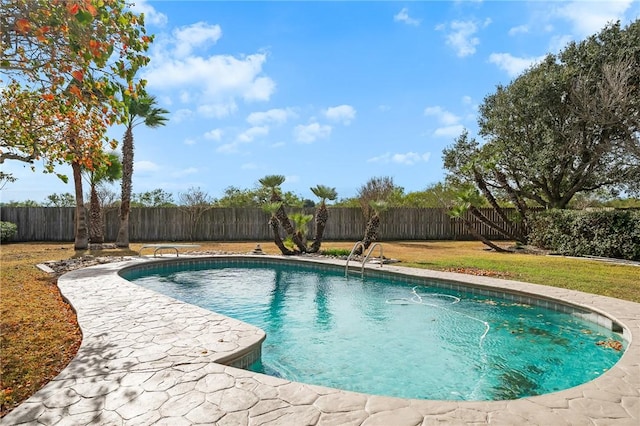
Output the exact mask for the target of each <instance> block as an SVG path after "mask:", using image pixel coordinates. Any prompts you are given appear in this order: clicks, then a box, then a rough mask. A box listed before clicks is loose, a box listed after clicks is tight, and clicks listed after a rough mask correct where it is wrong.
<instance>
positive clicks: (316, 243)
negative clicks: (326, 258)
mask: <svg viewBox="0 0 640 426" xmlns="http://www.w3.org/2000/svg"><path fill="white" fill-rule="evenodd" d="M328 220H329V211H328V210H327V207H326V206H325V205H324V204H322V205H321V206H320V207H319V208H318V213H317V214H316V235H315V237H314V239H313V244H311V247H310V248H309V250H308V253H317V252H319V251H320V246H321V244H322V236H323V235H324V229H325V227H326V226H327V221H328Z"/></svg>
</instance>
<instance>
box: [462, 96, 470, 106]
mask: <svg viewBox="0 0 640 426" xmlns="http://www.w3.org/2000/svg"><path fill="white" fill-rule="evenodd" d="M471 102H472V100H471V96H463V97H462V103H463V104H464V105H471Z"/></svg>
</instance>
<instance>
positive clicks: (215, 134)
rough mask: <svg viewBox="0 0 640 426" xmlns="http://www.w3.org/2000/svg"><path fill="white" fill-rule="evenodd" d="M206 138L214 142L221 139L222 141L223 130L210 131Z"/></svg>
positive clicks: (205, 135)
mask: <svg viewBox="0 0 640 426" xmlns="http://www.w3.org/2000/svg"><path fill="white" fill-rule="evenodd" d="M204 138H205V139H210V140H214V141H220V139H222V130H221V129H213V130H209V131H208V132H206V133H205V134H204Z"/></svg>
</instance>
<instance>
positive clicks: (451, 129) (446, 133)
mask: <svg viewBox="0 0 640 426" xmlns="http://www.w3.org/2000/svg"><path fill="white" fill-rule="evenodd" d="M463 131H464V126H463V125H462V124H455V125H453V126H445V127H440V128H438V129H436V131H435V132H433V136H437V137H456V136H460V134H461V133H462V132H463Z"/></svg>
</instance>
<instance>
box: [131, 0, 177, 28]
mask: <svg viewBox="0 0 640 426" xmlns="http://www.w3.org/2000/svg"><path fill="white" fill-rule="evenodd" d="M130 9H131V10H132V11H133V12H135V13H136V14H140V13H144V22H145V24H154V25H158V26H163V25H166V23H167V22H169V20H168V19H167V15H165V14H164V13H160V12H158V11H157V10H155V9H154V7H153V6H151V5H150V4H149V3H147V0H136V1H135V2H134V3H132V4H131V6H130Z"/></svg>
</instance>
